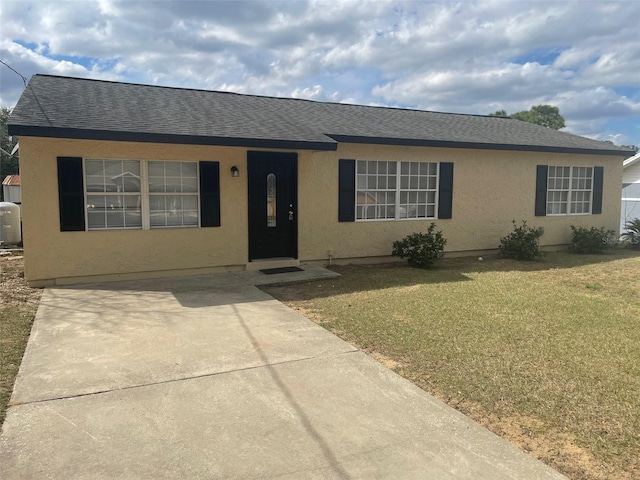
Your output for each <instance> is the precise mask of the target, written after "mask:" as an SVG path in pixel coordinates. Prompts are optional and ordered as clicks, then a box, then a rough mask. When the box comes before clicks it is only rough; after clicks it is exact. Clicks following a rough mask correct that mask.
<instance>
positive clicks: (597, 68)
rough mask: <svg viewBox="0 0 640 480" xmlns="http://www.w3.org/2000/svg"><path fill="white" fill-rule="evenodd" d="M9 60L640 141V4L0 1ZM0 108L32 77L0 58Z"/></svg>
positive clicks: (1, 35) (28, 68) (22, 65)
mask: <svg viewBox="0 0 640 480" xmlns="http://www.w3.org/2000/svg"><path fill="white" fill-rule="evenodd" d="M0 15H1V20H2V29H1V31H0V59H2V60H3V61H4V62H6V63H8V64H9V65H11V66H12V67H13V68H15V69H16V70H18V71H19V72H20V73H21V74H22V75H24V76H26V77H27V78H28V77H30V76H31V75H33V74H35V73H47V74H56V75H68V76H77V77H89V78H100V79H107V80H118V81H125V82H138V83H147V84H158V85H167V86H175V87H192V88H203V89H212V90H227V91H234V92H239V93H252V94H258V95H274V96H287V97H301V98H309V99H314V100H321V101H334V102H348V103H359V104H365V105H369V104H370V105H389V106H401V107H411V108H419V109H426V110H436V111H445V112H461V113H474V114H488V113H491V112H494V111H496V110H501V109H504V110H506V111H507V112H509V113H512V112H516V111H520V110H527V109H529V108H530V107H531V106H532V105H538V104H542V103H548V104H552V105H556V106H558V107H559V108H560V112H561V113H562V114H563V115H564V117H565V119H566V121H567V127H566V131H569V132H571V133H576V134H579V135H584V136H588V137H591V138H596V139H599V140H611V141H613V142H615V143H616V144H627V145H628V144H634V145H638V146H640V73H639V72H640V35H638V31H639V30H640V28H639V27H640V25H638V19H639V18H640V2H637V1H618V2H616V1H613V2H610V1H573V2H565V1H529V2H525V1H507V2H504V1H492V0H485V1H478V2H472V1H461V2H437V1H436V2H421V1H386V0H378V1H374V2H360V1H353V0H349V1H341V0H333V1H319V0H317V1H296V0H289V1H277V0H269V1H252V2H245V1H204V0H201V1H156V0H144V1H133V0H127V1H122V2H121V1H113V0H99V1H89V0H87V1H72V0H67V1H29V0H3V2H2V4H1V5H0ZM0 87H1V88H0V105H1V106H8V107H12V106H13V105H15V102H16V101H17V99H18V97H19V95H20V93H21V92H22V90H23V88H24V85H23V83H22V80H21V79H20V77H19V76H18V75H16V74H15V73H13V72H12V71H11V70H9V69H8V68H6V67H4V66H2V65H0Z"/></svg>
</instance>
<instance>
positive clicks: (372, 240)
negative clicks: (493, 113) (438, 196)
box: [20, 137, 622, 284]
mask: <svg viewBox="0 0 640 480" xmlns="http://www.w3.org/2000/svg"><path fill="white" fill-rule="evenodd" d="M246 152H247V149H245V148H237V147H210V146H190V145H164V144H149V143H132V142H106V141H104V142H101V141H86V140H60V139H44V138H32V137H23V138H20V157H21V175H22V189H23V204H22V208H23V211H22V214H23V234H24V245H25V260H26V266H25V276H26V278H27V280H29V281H30V282H32V283H33V284H44V283H51V282H52V280H54V279H55V280H56V281H57V282H58V283H72V282H75V281H87V280H91V279H94V277H93V276H95V275H101V276H106V277H104V278H108V279H115V278H134V277H136V276H138V277H144V276H148V275H151V274H154V273H155V274H158V273H159V272H174V273H198V272H207V271H216V270H217V269H229V268H243V267H244V266H245V265H246V263H247V261H248V258H247V252H248V239H247V230H248V225H247V176H246V171H247V168H246V157H247V154H246ZM298 153H299V163H298V177H299V178H298V181H299V183H298V237H299V238H298V241H299V258H300V261H301V262H303V263H304V262H305V261H315V260H324V259H328V257H329V255H330V253H331V254H332V256H333V258H334V259H336V260H339V259H348V258H359V257H380V256H386V255H389V254H390V252H391V245H392V243H393V241H394V240H397V239H400V238H402V237H404V236H405V235H407V234H409V233H411V232H414V231H419V230H422V231H424V230H425V229H426V228H427V227H428V225H429V223H430V220H407V221H397V222H395V221H376V222H350V223H340V222H338V220H337V216H338V215H337V211H338V159H340V158H356V159H362V160H413V161H420V160H423V161H436V162H440V161H450V162H454V164H455V166H454V203H453V219H450V220H436V224H437V226H438V228H440V229H442V230H443V231H444V233H445V236H446V238H447V240H448V243H447V251H450V252H456V251H469V250H485V249H494V248H496V247H497V246H498V243H499V239H500V237H501V236H504V235H506V234H508V233H509V232H510V231H511V229H512V225H511V220H512V219H516V220H518V221H520V220H522V219H526V220H528V222H529V224H530V225H532V226H542V227H544V228H545V234H544V236H543V237H542V239H541V240H542V244H543V245H557V244H564V243H567V242H568V240H569V235H570V230H569V224H571V223H573V224H575V225H583V226H592V225H593V226H605V227H607V228H613V229H616V228H617V227H618V222H619V215H620V194H621V183H622V182H621V179H622V160H621V159H620V158H618V157H603V156H588V155H560V154H551V153H549V154H547V153H530V152H502V151H490V150H465V149H442V148H422V147H391V146H380V145H375V146H370V145H354V144H343V145H340V146H339V148H338V151H337V152H311V151H301V152H298ZM58 156H78V157H84V158H114V159H136V160H165V161H171V160H177V161H183V160H191V161H199V160H209V161H219V162H220V189H221V227H218V228H187V229H165V230H162V229H154V230H127V231H117V230H114V231H93V232H60V227H59V210H58V191H57V171H56V168H57V167H56V157H58ZM538 164H549V165H584V166H596V165H602V166H604V167H605V170H604V174H605V177H604V192H605V196H604V199H603V213H602V215H593V216H568V217H534V199H535V174H536V165H538ZM233 165H237V166H238V167H239V168H240V172H241V173H240V177H238V178H232V177H231V175H230V173H229V171H230V168H231V166H233Z"/></svg>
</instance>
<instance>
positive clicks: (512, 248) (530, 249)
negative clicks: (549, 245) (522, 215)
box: [498, 220, 542, 260]
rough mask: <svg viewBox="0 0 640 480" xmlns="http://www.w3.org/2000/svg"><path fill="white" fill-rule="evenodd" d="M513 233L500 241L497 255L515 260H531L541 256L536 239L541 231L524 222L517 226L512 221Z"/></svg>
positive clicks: (540, 234)
mask: <svg viewBox="0 0 640 480" xmlns="http://www.w3.org/2000/svg"><path fill="white" fill-rule="evenodd" d="M512 223H513V232H511V233H510V234H509V235H507V236H506V237H502V238H501V239H500V246H499V247H498V248H499V249H500V251H499V253H500V255H501V256H503V257H505V258H515V259H516V260H533V259H534V258H535V257H539V256H540V255H542V253H541V252H540V243H539V242H538V239H539V238H540V237H541V236H542V230H540V229H538V228H533V227H529V226H528V225H527V222H526V220H523V221H522V225H520V226H518V225H517V224H516V221H515V220H513V221H512Z"/></svg>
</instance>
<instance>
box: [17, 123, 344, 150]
mask: <svg viewBox="0 0 640 480" xmlns="http://www.w3.org/2000/svg"><path fill="white" fill-rule="evenodd" d="M9 134H10V135H14V136H18V137H20V136H26V137H46V138H69V139H75V140H109V141H116V142H142V143H173V144H179V145H211V146H227V147H249V148H278V149H286V150H323V151H333V150H337V148H338V144H337V142H335V141H324V142H320V141H318V142H314V141H305V140H281V139H270V138H245V137H216V136H200V135H172V134H163V133H146V132H118V131H112V130H89V129H82V128H59V127H36V126H29V125H11V124H10V125H9Z"/></svg>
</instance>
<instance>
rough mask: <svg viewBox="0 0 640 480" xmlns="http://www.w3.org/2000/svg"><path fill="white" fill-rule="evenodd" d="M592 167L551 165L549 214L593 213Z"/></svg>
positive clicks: (548, 193)
mask: <svg viewBox="0 0 640 480" xmlns="http://www.w3.org/2000/svg"><path fill="white" fill-rule="evenodd" d="M592 192H593V168H592V167H558V166H550V167H549V174H548V178H547V215H579V214H589V213H591V196H592Z"/></svg>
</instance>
